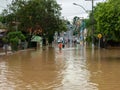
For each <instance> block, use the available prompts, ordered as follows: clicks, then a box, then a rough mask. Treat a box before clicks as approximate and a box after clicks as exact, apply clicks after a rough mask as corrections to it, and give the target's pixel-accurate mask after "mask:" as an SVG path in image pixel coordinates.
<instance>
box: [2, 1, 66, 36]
mask: <svg viewBox="0 0 120 90" xmlns="http://www.w3.org/2000/svg"><path fill="white" fill-rule="evenodd" d="M60 10H61V7H60V6H59V4H57V2H56V0H13V1H12V3H11V4H10V5H9V6H8V11H10V12H11V13H9V14H7V15H6V12H4V16H6V17H7V20H8V21H7V22H9V25H10V24H11V23H12V22H13V21H16V22H18V23H19V24H17V25H18V29H19V30H22V31H24V32H26V33H28V34H29V35H34V34H38V35H43V34H46V36H47V35H48V36H49V34H50V35H51V34H54V32H55V31H64V30H66V25H65V23H64V20H63V19H61V17H60V16H61V12H60Z"/></svg>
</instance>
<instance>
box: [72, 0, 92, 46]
mask: <svg viewBox="0 0 120 90" xmlns="http://www.w3.org/2000/svg"><path fill="white" fill-rule="evenodd" d="M85 1H92V47H94V36H93V34H94V16H93V3H94V2H93V0H85ZM73 5H77V6H80V7H81V8H82V9H83V10H84V11H85V12H86V13H89V12H88V11H87V10H86V9H85V8H84V7H83V6H82V5H79V4H76V3H73Z"/></svg>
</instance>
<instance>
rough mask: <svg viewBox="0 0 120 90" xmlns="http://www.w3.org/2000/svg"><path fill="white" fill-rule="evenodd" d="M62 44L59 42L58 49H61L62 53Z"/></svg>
mask: <svg viewBox="0 0 120 90" xmlns="http://www.w3.org/2000/svg"><path fill="white" fill-rule="evenodd" d="M62 45H63V44H62V42H59V44H58V47H59V51H61V50H62Z"/></svg>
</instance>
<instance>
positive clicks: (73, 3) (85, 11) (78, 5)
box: [73, 3, 89, 13]
mask: <svg viewBox="0 0 120 90" xmlns="http://www.w3.org/2000/svg"><path fill="white" fill-rule="evenodd" d="M73 5H76V6H79V7H81V8H82V9H83V10H84V11H85V12H86V13H89V12H88V11H87V10H86V9H85V8H84V7H83V6H82V5H79V4H77V3H73Z"/></svg>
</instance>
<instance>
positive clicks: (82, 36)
mask: <svg viewBox="0 0 120 90" xmlns="http://www.w3.org/2000/svg"><path fill="white" fill-rule="evenodd" d="M73 5H76V6H79V7H81V8H82V9H83V10H84V11H85V12H86V13H87V14H88V13H89V12H88V11H87V10H86V9H85V8H84V7H83V6H82V5H79V4H76V3H73ZM81 20H82V25H81V28H80V33H81V34H80V38H81V41H82V43H83V46H84V25H85V24H84V23H85V22H84V21H83V20H84V18H83V19H81Z"/></svg>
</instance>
